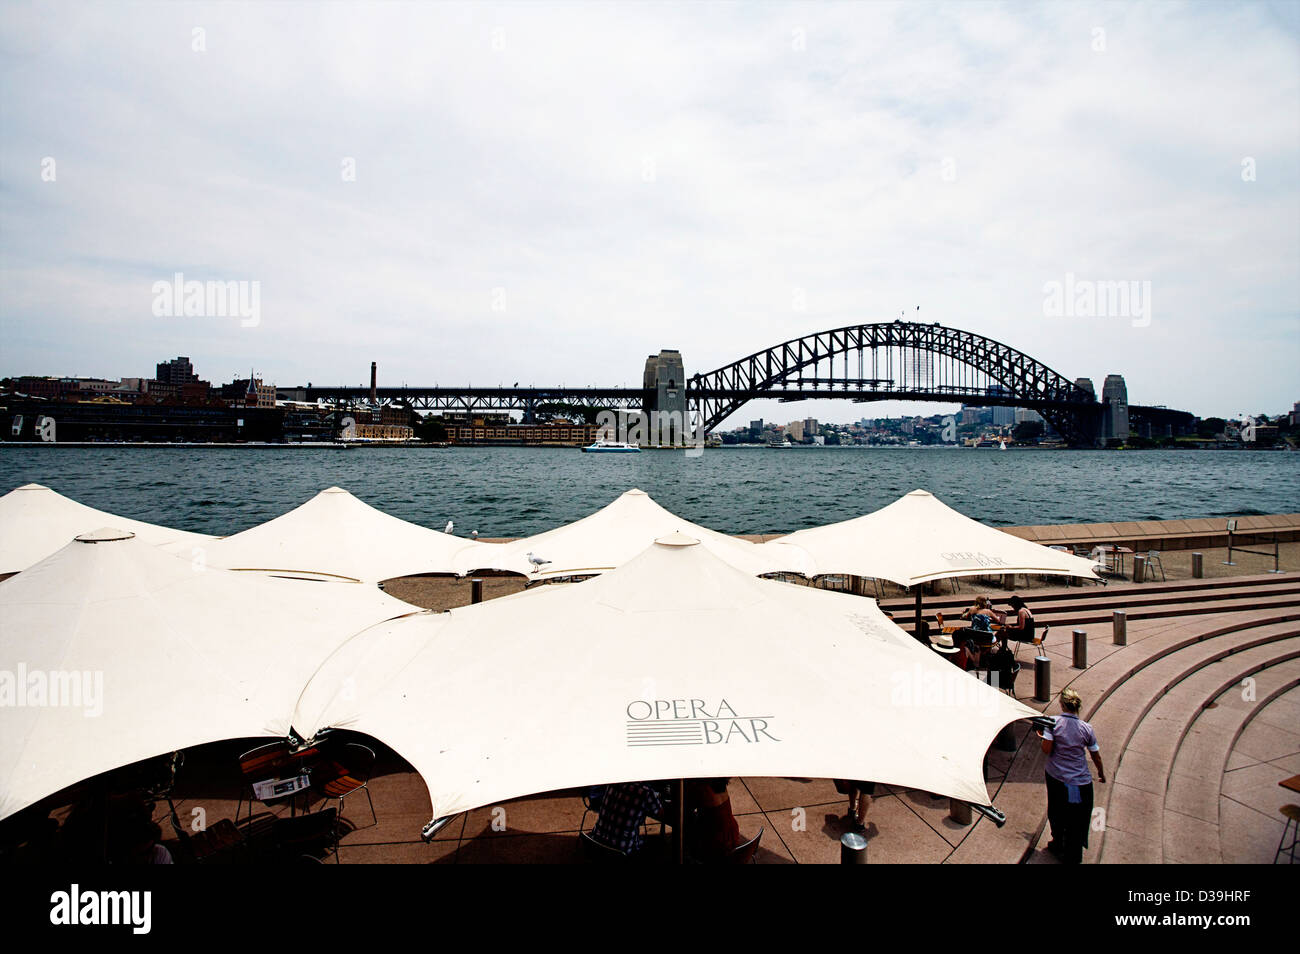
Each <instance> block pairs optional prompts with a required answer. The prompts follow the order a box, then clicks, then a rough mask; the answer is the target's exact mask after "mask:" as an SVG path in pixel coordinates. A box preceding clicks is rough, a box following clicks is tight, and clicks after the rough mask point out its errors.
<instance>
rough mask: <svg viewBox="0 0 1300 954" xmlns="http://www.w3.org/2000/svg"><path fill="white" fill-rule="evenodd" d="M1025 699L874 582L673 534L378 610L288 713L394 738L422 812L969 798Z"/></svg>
mask: <svg viewBox="0 0 1300 954" xmlns="http://www.w3.org/2000/svg"><path fill="white" fill-rule="evenodd" d="M1036 714H1037V713H1036V712H1035V711H1034V710H1032V709H1030V708H1028V707H1026V706H1024V705H1022V704H1020V703H1019V702H1016V701H1015V700H1013V699H1011V698H1010V697H1008V696H1006V695H1004V694H1003V693H1000V692H998V691H997V690H995V689H993V688H990V687H989V686H987V685H985V684H984V683H982V682H980V681H979V680H978V679H975V678H973V677H972V676H971V675H969V674H967V673H965V672H963V671H961V670H959V669H958V668H957V667H955V666H953V665H952V664H951V663H950V662H948V660H947V659H946V657H943V656H940V655H938V654H936V653H934V652H932V651H930V650H928V649H926V648H924V647H922V646H920V645H918V644H917V643H916V642H915V641H914V640H912V639H911V638H910V637H909V636H908V635H907V634H906V633H904V632H903V631H902V630H900V629H899V628H898V627H896V626H895V625H894V624H893V623H892V622H890V621H889V620H888V619H887V618H886V617H885V616H884V614H883V613H881V612H880V610H879V609H878V608H877V606H876V604H875V602H874V601H872V600H868V599H863V598H861V597H854V596H849V595H846V594H841V593H829V592H826V591H822V590H816V589H812V588H809V587H803V586H797V585H792V584H786V583H779V582H774V581H770V580H761V579H757V578H755V577H753V576H752V575H750V574H748V573H745V572H743V571H741V570H738V569H736V568H735V567H733V566H731V565H729V564H727V563H726V562H724V561H723V560H722V559H720V558H719V557H717V556H715V555H714V554H713V553H711V552H709V550H708V549H707V548H706V547H704V546H702V545H699V544H698V543H697V541H695V540H694V539H692V538H689V537H686V536H684V535H680V534H674V535H673V536H671V537H667V538H663V539H661V540H659V541H656V542H655V543H654V544H653V545H651V546H650V547H649V548H648V549H645V550H644V551H643V552H642V553H641V554H640V555H639V556H637V557H636V558H634V559H633V560H630V561H628V562H627V563H626V564H625V565H623V566H621V567H619V568H618V569H615V570H611V571H610V572H608V573H605V574H604V575H602V576H600V577H598V578H597V579H594V580H590V581H587V582H583V583H580V584H572V585H568V586H553V587H544V588H542V589H540V590H531V591H527V592H524V593H519V594H516V595H514V596H510V597H504V598H501V599H496V600H492V601H490V602H487V603H481V604H478V605H476V606H470V607H464V608H460V609H455V610H452V611H450V612H447V613H441V614H431V613H425V614H421V615H419V616H413V617H408V618H406V619H402V620H398V621H395V622H391V623H384V624H381V625H378V626H375V627H373V628H371V629H369V630H367V631H366V632H364V633H361V634H358V635H357V636H355V637H354V638H352V639H351V640H349V641H348V642H347V643H346V644H345V645H344V646H343V647H341V648H340V649H339V650H338V651H337V652H336V653H335V654H334V655H333V656H332V657H331V658H330V659H329V660H328V661H327V662H326V663H325V664H324V665H323V666H322V667H321V669H320V671H319V672H317V673H316V675H315V676H314V677H313V678H312V680H311V682H310V683H309V684H308V686H307V689H306V691H305V692H304V693H303V695H302V698H301V699H300V700H299V702H298V706H297V709H296V712H295V715H294V719H293V724H294V728H295V729H296V730H297V732H298V734H299V735H301V736H302V737H303V738H304V739H311V738H313V737H314V736H315V735H316V734H317V733H319V732H320V731H321V730H324V729H327V728H330V727H334V728H346V729H352V730H356V731H360V732H364V733H368V734H370V735H372V736H374V737H376V738H378V739H380V740H382V741H383V742H384V743H386V744H387V745H389V746H391V747H393V748H394V749H395V750H397V751H398V752H400V753H401V754H402V755H403V756H404V757H405V758H406V759H407V760H409V761H410V762H411V764H412V765H414V766H415V768H416V769H417V770H418V771H419V772H420V774H421V775H422V776H423V778H424V780H425V782H426V784H427V785H428V787H429V792H430V797H431V800H432V804H433V810H434V815H435V817H442V816H447V815H451V814H454V813H457V812H461V811H465V810H468V809H471V808H474V807H477V806H482V805H488V804H493V803H496V802H499V801H502V800H505V799H509V798H513V797H517V796H522V795H527V794H531V793H536V792H545V791H554V790H558V789H565V788H570V787H574V786H579V785H589V784H598V783H611V782H621V781H631V780H636V779H659V778H695V777H715V776H740V775H754V776H799V777H833V778H858V779H868V780H874V781H878V782H883V783H888V784H894V785H901V786H908V787H916V788H920V789H923V790H925V791H929V792H934V793H936V794H940V795H948V796H950V797H954V798H959V799H962V800H964V801H968V802H972V803H975V804H979V805H986V804H987V803H988V801H989V799H988V793H987V790H986V788H985V785H984V778H983V774H982V763H983V758H984V755H985V752H986V751H987V749H988V747H989V745H990V743H991V742H992V740H993V739H994V737H995V736H996V735H997V733H998V732H999V731H1000V730H1001V729H1002V728H1003V727H1004V726H1006V725H1007V724H1008V723H1010V722H1012V721H1015V720H1017V719H1022V718H1028V717H1032V716H1034V715H1036Z"/></svg>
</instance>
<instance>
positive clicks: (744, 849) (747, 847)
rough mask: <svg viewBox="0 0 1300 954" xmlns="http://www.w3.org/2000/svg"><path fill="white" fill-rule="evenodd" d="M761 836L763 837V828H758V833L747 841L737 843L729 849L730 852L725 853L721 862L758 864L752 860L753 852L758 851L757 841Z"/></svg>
mask: <svg viewBox="0 0 1300 954" xmlns="http://www.w3.org/2000/svg"><path fill="white" fill-rule="evenodd" d="M762 837H763V829H762V828H760V829H759V830H758V834H757V835H755V836H754V837H753V838H751V839H749V841H747V842H745V843H744V844H743V845H737V846H736V847H735V848H733V849H731V853H730V854H729V855H727V857H726V860H725V861H724V862H723V864H728V865H756V864H758V862H757V861H755V860H754V854H755V852H757V851H758V843H759V841H760V840H761V839H762Z"/></svg>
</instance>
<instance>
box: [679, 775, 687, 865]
mask: <svg viewBox="0 0 1300 954" xmlns="http://www.w3.org/2000/svg"><path fill="white" fill-rule="evenodd" d="M684 824H686V779H684V778H679V779H678V780H677V863H678V864H679V865H680V864H684V863H685V860H686V838H685V837H684V836H685V834H686V833H685V832H684V831H683V830H682V826H683V825H684Z"/></svg>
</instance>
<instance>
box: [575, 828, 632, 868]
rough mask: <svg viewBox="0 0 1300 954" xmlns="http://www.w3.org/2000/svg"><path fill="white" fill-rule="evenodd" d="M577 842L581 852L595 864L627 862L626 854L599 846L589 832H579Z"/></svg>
mask: <svg viewBox="0 0 1300 954" xmlns="http://www.w3.org/2000/svg"><path fill="white" fill-rule="evenodd" d="M578 840H579V841H580V842H581V843H582V847H583V850H584V851H586V852H587V857H589V858H591V859H592V860H593V861H595V862H596V863H597V864H607V863H608V864H617V863H619V862H624V861H627V860H628V858H629V857H630V856H629V855H628V854H627V853H626V852H622V851H619V850H618V849H617V848H611V847H610V846H609V845H604V844H601V843H600V842H598V841H597V840H596V839H595V838H592V837H591V834H590V833H589V832H585V831H582V832H579V833H578Z"/></svg>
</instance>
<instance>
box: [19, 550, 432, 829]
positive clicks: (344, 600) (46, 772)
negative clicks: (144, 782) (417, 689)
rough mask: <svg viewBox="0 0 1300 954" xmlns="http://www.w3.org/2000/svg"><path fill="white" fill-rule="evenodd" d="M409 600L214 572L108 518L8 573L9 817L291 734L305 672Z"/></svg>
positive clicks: (350, 586) (340, 586) (401, 610)
mask: <svg viewBox="0 0 1300 954" xmlns="http://www.w3.org/2000/svg"><path fill="white" fill-rule="evenodd" d="M409 612H411V607H410V606H409V605H408V604H406V603H403V602H401V601H400V600H395V599H393V598H392V597H389V596H385V595H384V594H383V593H382V592H381V591H379V590H378V589H377V588H375V587H373V586H367V585H360V584H356V583H321V582H304V581H300V580H277V579H269V578H264V577H261V576H256V575H249V574H240V573H230V572H227V571H224V570H217V569H212V568H210V567H207V566H205V565H204V564H203V563H201V562H195V561H192V560H189V559H182V558H180V557H177V556H172V555H170V554H167V553H164V552H163V551H162V550H160V549H158V548H155V547H151V546H149V545H147V544H145V543H144V542H142V541H141V540H140V539H138V538H134V537H132V536H131V534H129V533H126V532H123V531H120V530H112V529H105V530H99V531H97V532H92V533H89V534H83V535H82V536H81V537H79V538H77V540H75V541H73V542H72V543H69V544H68V545H67V546H65V547H63V548H62V549H61V550H59V551H58V552H57V553H55V554H54V555H52V556H50V557H48V558H46V559H45V560H42V561H41V562H40V563H38V564H36V565H35V566H33V567H30V568H29V569H27V570H25V571H24V572H22V573H20V574H18V575H17V576H14V577H11V578H10V579H8V580H5V581H4V582H3V583H0V818H4V817H7V816H8V815H11V814H13V813H14V812H16V811H19V810H20V809H22V808H25V807H27V806H28V805H31V804H32V803H34V802H36V801H39V800H40V799H42V798H44V797H45V796H47V795H51V794H53V793H55V792H58V791H60V790H61V789H63V788H66V787H67V786H69V785H73V784H75V783H76V782H79V781H81V780H83V779H86V778H89V777H91V776H94V775H98V774H99V773H101V772H105V771H108V770H110V769H114V768H118V767H121V766H123V765H128V764H130V763H132V762H137V761H139V760H141V759H145V758H150V757H152V756H156V755H160V754H163V753H166V752H171V751H174V750H176V749H181V748H185V747H186V746H191V745H199V744H201V743H206V742H214V741H218V740H221V739H232V738H246V737H255V736H269V737H275V738H284V737H285V736H287V735H288V733H289V724H290V716H291V715H292V712H293V706H294V703H295V702H296V701H297V699H298V696H299V694H300V693H301V691H302V687H303V686H304V685H305V684H306V682H307V680H308V678H309V677H310V676H311V674H312V673H313V672H314V671H315V670H316V668H317V667H318V666H319V665H320V663H321V662H322V661H323V660H324V659H325V658H326V657H328V656H329V655H330V653H331V652H332V651H333V650H335V649H336V648H338V646H339V645H341V644H342V643H344V642H345V641H346V640H347V639H348V637H350V636H352V635H354V634H355V633H357V632H359V631H361V630H363V629H366V628H367V627H369V626H371V625H373V624H375V623H377V622H380V621H382V620H386V619H392V618H394V617H398V616H402V615H404V614H406V613H409Z"/></svg>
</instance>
